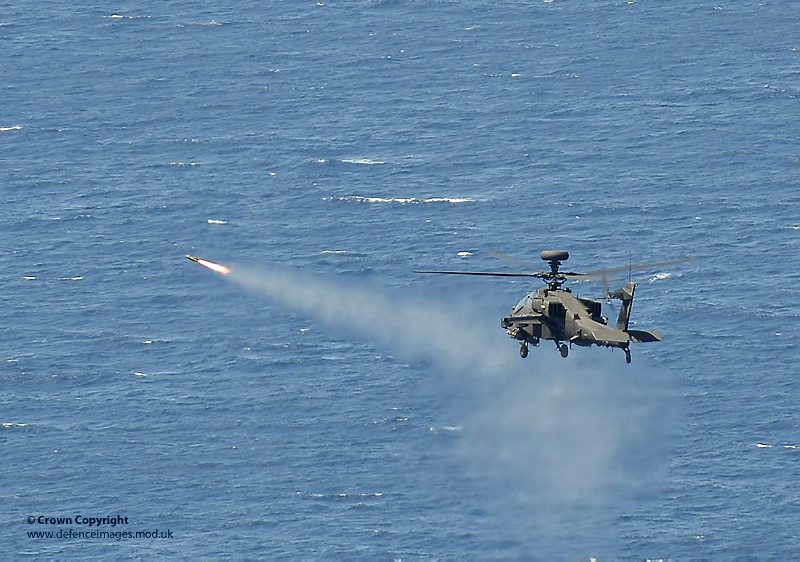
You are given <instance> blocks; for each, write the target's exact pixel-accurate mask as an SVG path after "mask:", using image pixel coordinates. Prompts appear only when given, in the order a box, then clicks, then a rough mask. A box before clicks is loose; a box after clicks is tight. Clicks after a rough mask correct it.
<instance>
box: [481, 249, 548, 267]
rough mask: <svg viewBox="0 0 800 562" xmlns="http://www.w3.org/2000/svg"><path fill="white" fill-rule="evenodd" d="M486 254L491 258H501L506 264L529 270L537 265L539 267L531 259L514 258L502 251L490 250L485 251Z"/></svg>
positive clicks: (537, 265)
mask: <svg viewBox="0 0 800 562" xmlns="http://www.w3.org/2000/svg"><path fill="white" fill-rule="evenodd" d="M486 254H487V255H489V256H492V257H493V258H497V259H499V260H502V261H504V262H506V263H508V264H511V265H516V266H517V267H524V268H530V269H531V270H534V269H536V268H537V267H539V264H535V263H533V262H532V261H528V260H523V259H519V258H515V257H514V256H509V255H508V254H504V253H503V252H495V251H491V252H486Z"/></svg>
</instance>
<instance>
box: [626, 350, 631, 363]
mask: <svg viewBox="0 0 800 562" xmlns="http://www.w3.org/2000/svg"><path fill="white" fill-rule="evenodd" d="M625 362H626V363H630V362H631V350H630V349H626V350H625Z"/></svg>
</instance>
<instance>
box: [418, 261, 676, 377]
mask: <svg viewBox="0 0 800 562" xmlns="http://www.w3.org/2000/svg"><path fill="white" fill-rule="evenodd" d="M542 259H543V260H544V261H546V262H547V263H548V264H549V265H550V271H539V272H534V273H499V272H483V271H416V272H415V273H437V274H443V275H483V276H490V277H538V278H540V279H542V280H543V281H544V282H545V283H547V287H543V288H540V289H538V290H537V291H535V292H532V293H528V294H527V295H525V296H524V297H523V298H522V299H521V300H520V301H519V302H518V303H517V304H516V306H514V308H513V309H511V314H509V315H508V316H505V317H503V318H502V319H501V320H500V325H501V326H502V327H503V328H505V329H506V330H507V333H508V335H509V336H511V337H512V338H514V339H516V340H518V341H519V342H520V348H519V354H520V356H521V357H523V358H525V357H527V356H528V346H529V345H532V346H534V347H536V346H538V345H539V340H543V339H544V340H552V341H554V342H555V344H556V347H557V348H558V350H559V351H560V352H561V357H566V356H567V355H569V348H570V347H571V346H572V345H573V344H575V345H580V346H584V347H591V346H592V345H597V346H601V347H610V348H616V347H618V348H620V349H622V350H623V351H624V352H625V362H626V363H630V362H631V351H630V349H629V346H630V344H631V343H643V342H654V341H661V340H662V339H663V335H662V334H661V332H659V331H658V330H629V329H628V323H629V321H630V317H631V306H632V305H633V295H634V293H635V292H636V283H632V282H630V279H629V281H628V284H627V285H625V287H623V288H622V289H619V290H617V291H614V292H610V291H609V290H608V281H609V277H608V275H609V274H610V273H618V272H622V271H628V272H629V275H630V271H632V270H634V269H638V270H641V269H649V268H652V267H658V266H663V265H672V264H675V263H682V262H683V261H685V260H673V261H668V262H657V263H650V264H638V265H633V264H631V265H629V266H627V267H615V268H609V269H600V270H597V271H590V272H586V273H576V272H571V271H570V272H567V271H560V270H559V267H560V266H561V262H563V261H566V260H568V259H569V252H566V251H564V250H545V251H544V252H542ZM567 279H589V280H602V281H603V283H604V285H605V293H606V298H607V299H618V300H620V301H621V302H622V305H621V307H620V311H619V316H618V318H617V323H616V325H614V326H609V324H608V318H607V317H605V316H602V314H601V309H602V305H601V302H600V301H598V300H594V299H588V298H582V297H576V296H575V295H573V294H572V291H571V290H570V289H569V288H562V285H563V284H564V283H565V282H566V281H567ZM567 342H569V346H567Z"/></svg>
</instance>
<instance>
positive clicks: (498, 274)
mask: <svg viewBox="0 0 800 562" xmlns="http://www.w3.org/2000/svg"><path fill="white" fill-rule="evenodd" d="M414 273H436V274H439V275H482V276H485V277H539V278H541V277H544V276H545V274H544V273H542V272H538V273H501V272H494V271H416V270H415V271H414Z"/></svg>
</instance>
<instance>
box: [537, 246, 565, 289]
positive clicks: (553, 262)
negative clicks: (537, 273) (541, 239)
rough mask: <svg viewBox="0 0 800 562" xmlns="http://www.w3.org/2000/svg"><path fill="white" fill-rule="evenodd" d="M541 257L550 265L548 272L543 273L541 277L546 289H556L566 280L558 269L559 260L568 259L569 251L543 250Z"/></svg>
mask: <svg viewBox="0 0 800 562" xmlns="http://www.w3.org/2000/svg"><path fill="white" fill-rule="evenodd" d="M542 259H543V260H544V261H546V262H547V263H548V264H549V265H550V272H549V273H546V274H545V275H543V276H542V279H544V281H545V283H547V289H548V290H550V291H558V290H559V289H561V285H563V284H564V282H565V281H566V280H567V278H566V277H565V276H564V275H562V274H561V273H560V272H559V270H558V269H559V267H560V266H561V262H563V261H567V260H568V259H569V252H567V251H566V250H545V251H544V252H542Z"/></svg>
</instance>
